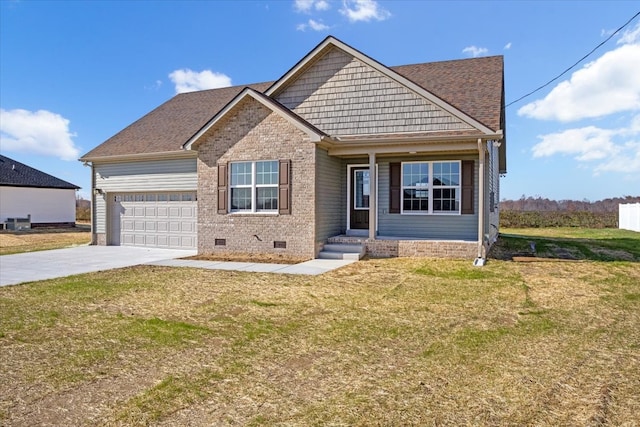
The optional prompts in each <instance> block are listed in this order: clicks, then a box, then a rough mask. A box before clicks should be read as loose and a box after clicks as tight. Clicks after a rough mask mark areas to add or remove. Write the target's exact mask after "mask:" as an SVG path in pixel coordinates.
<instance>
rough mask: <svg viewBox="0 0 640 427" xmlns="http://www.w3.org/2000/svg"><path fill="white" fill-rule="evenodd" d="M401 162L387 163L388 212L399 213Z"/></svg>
mask: <svg viewBox="0 0 640 427" xmlns="http://www.w3.org/2000/svg"><path fill="white" fill-rule="evenodd" d="M400 174H401V164H400V163H389V213H392V214H393V213H395V214H398V213H400V192H401V191H402V179H401V175H400Z"/></svg>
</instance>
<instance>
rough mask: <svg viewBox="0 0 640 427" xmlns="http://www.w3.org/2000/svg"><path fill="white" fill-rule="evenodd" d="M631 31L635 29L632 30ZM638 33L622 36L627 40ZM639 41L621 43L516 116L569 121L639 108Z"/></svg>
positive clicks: (525, 107) (520, 110) (521, 109)
mask: <svg viewBox="0 0 640 427" xmlns="http://www.w3.org/2000/svg"><path fill="white" fill-rule="evenodd" d="M633 34H635V32H634V33H633ZM637 36H638V34H636V35H632V34H631V33H629V35H626V36H625V37H627V39H628V40H632V39H634V37H637ZM638 70H640V44H624V45H622V46H620V47H618V48H616V49H614V50H612V51H609V52H607V53H605V54H604V55H602V56H601V57H600V58H598V59H596V60H595V61H593V62H591V63H589V64H586V65H585V66H583V67H582V68H581V69H580V70H578V71H576V72H574V73H573V74H572V75H571V78H570V79H569V80H565V81H562V82H560V83H559V84H558V85H557V86H556V87H554V88H553V89H552V90H551V92H549V94H548V95H547V96H546V97H545V98H543V99H541V100H537V101H534V102H531V103H529V104H527V105H525V106H523V107H522V108H520V109H519V110H518V115H521V116H527V117H531V118H535V119H543V120H545V119H546V120H559V121H562V122H569V121H574V120H581V119H584V118H592V117H603V116H607V115H609V114H614V113H618V112H624V111H635V110H639V109H640V72H638Z"/></svg>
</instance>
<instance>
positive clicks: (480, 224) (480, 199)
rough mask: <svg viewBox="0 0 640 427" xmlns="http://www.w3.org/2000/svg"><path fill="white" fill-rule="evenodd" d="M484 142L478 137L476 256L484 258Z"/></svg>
mask: <svg viewBox="0 0 640 427" xmlns="http://www.w3.org/2000/svg"><path fill="white" fill-rule="evenodd" d="M484 150H485V144H484V142H483V141H482V139H480V138H478V258H484V257H485V255H486V254H485V253H484V205H485V202H484V197H485V196H484V156H485V153H484Z"/></svg>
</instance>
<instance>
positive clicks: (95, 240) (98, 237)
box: [91, 233, 107, 246]
mask: <svg viewBox="0 0 640 427" xmlns="http://www.w3.org/2000/svg"><path fill="white" fill-rule="evenodd" d="M91 240H92V244H94V245H98V246H107V234H106V233H94V235H93V237H92V239H91Z"/></svg>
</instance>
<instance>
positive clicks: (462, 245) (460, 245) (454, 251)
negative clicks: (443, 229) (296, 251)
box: [329, 236, 478, 259]
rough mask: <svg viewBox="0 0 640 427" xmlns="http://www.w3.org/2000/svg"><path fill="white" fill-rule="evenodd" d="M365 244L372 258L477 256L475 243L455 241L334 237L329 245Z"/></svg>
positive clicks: (468, 257)
mask: <svg viewBox="0 0 640 427" xmlns="http://www.w3.org/2000/svg"><path fill="white" fill-rule="evenodd" d="M363 242H364V243H365V246H366V248H367V255H369V256H371V257H373V258H392V257H434V258H461V259H474V258H475V257H476V256H477V254H478V244H477V243H476V242H465V241H457V240H404V239H397V240H396V239H376V240H369V239H366V238H363V237H351V236H336V237H331V238H329V243H363Z"/></svg>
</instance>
